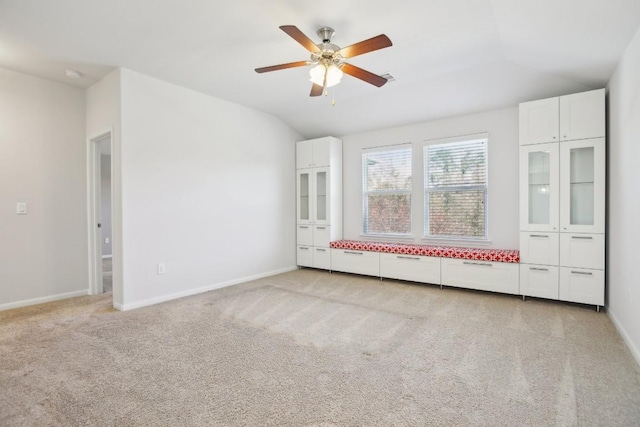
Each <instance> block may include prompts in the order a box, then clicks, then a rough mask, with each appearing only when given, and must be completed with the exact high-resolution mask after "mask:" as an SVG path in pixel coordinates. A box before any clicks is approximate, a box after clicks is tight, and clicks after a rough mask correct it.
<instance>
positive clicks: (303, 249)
mask: <svg viewBox="0 0 640 427" xmlns="http://www.w3.org/2000/svg"><path fill="white" fill-rule="evenodd" d="M300 250H302V251H308V250H309V248H305V247H304V246H300Z"/></svg>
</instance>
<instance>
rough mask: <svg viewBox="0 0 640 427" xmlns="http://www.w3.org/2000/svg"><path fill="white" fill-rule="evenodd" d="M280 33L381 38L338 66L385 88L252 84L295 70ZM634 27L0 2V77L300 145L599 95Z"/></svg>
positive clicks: (589, 2)
mask: <svg viewBox="0 0 640 427" xmlns="http://www.w3.org/2000/svg"><path fill="white" fill-rule="evenodd" d="M280 25H295V26H297V27H298V28H299V29H300V30H302V31H303V32H304V33H305V34H307V35H308V36H309V37H310V38H312V39H313V40H314V41H317V42H320V40H319V39H318V38H317V36H316V31H317V29H318V28H320V27H323V26H330V27H333V28H334V29H335V30H336V35H335V37H334V38H333V43H335V44H337V45H339V46H341V47H344V46H347V45H350V44H353V43H356V42H359V41H361V40H364V39H367V38H370V37H373V36H376V35H378V34H381V33H384V34H386V35H387V36H388V37H389V38H390V39H391V40H392V42H393V46H392V47H390V48H386V49H383V50H379V51H376V52H371V53H368V54H365V55H362V56H358V57H355V58H352V59H351V60H350V61H349V62H350V63H352V64H353V65H356V66H358V67H361V68H364V69H366V70H369V71H371V72H374V73H376V74H383V73H391V74H393V76H395V78H396V81H393V82H389V83H387V84H386V85H385V86H383V87H381V88H376V87H374V86H371V85H369V84H367V83H364V82H362V81H360V80H358V79H355V78H353V77H350V76H345V77H344V78H343V80H342V82H341V83H340V84H339V85H338V86H336V87H335V90H332V89H330V90H329V97H324V96H321V97H317V98H310V97H309V90H310V86H311V84H310V82H309V75H308V71H309V70H308V68H307V67H301V68H293V69H287V70H282V71H276V72H272V73H266V74H257V73H255V72H254V68H257V67H262V66H268V65H274V64H280V63H286V62H292V61H300V60H306V59H308V58H309V54H308V52H307V51H306V50H305V49H304V48H302V46H300V45H299V44H298V43H296V42H295V41H294V40H293V39H291V38H290V37H289V36H287V35H286V34H285V33H283V32H282V31H280V30H279V29H278V27H279V26H280ZM639 26H640V1H638V0H606V1H605V0H448V1H443V0H403V1H396V2H383V1H380V0H366V1H364V0H357V1H345V0H323V1H315V2H310V1H301V0H278V1H264V0H242V1H235V2H227V1H224V2H223V1H216V0H190V1H184V0H109V1H105V0H47V1H43V0H0V67H3V68H7V69H11V70H15V71H20V72H24V73H27V74H32V75H36V76H40V77H44V78H48V79H52V80H56V81H60V82H64V83H67V84H71V85H78V86H81V87H88V86H90V85H91V84H93V83H94V82H96V81H98V80H99V79H101V78H102V77H103V76H105V75H106V74H107V73H108V72H110V71H111V70H112V69H113V68H115V67H125V68H129V69H131V70H134V71H138V72H140V73H143V74H147V75H149V76H152V77H156V78H159V79H162V80H165V81H168V82H172V83H175V84H178V85H180V86H184V87H187V88H190V89H193V90H196V91H199V92H202V93H205V94H209V95H212V96H215V97H218V98H222V99H225V100H228V101H232V102H235V103H238V104H242V105H245V106H248V107H251V108H255V109H258V110H261V111H264V112H267V113H270V114H273V115H275V116H278V117H280V118H281V119H282V120H283V121H285V122H286V123H287V124H289V125H290V126H291V127H292V128H293V129H295V130H296V131H298V132H299V133H300V134H301V135H303V136H304V137H308V138H311V137H316V136H323V135H335V136H340V135H347V134H352V133H358V132H362V131H367V130H375V129H378V128H385V127H392V126H398V125H403V124H408V123H414V122H421V121H428V120H433V119H437V118H442V117H448V116H454V115H460V114H466V113H472V112H477V111H484V110H489V109H495V108H502V107H509V106H515V105H517V104H518V103H519V102H522V101H527V100H532V99H538V98H543V97H547V96H555V95H562V94H567V93H572V92H578V91H583V90H589V89H594V88H600V87H604V86H605V85H606V83H607V81H608V80H609V77H610V76H611V74H612V72H613V71H614V69H615V66H616V65H617V63H618V60H619V58H620V56H621V55H622V53H623V51H624V49H625V48H626V46H627V45H628V43H629V41H630V40H631V38H632V37H633V35H634V34H635V32H636V31H637V29H638V27H639ZM66 69H73V70H78V71H81V72H82V73H83V74H84V75H83V77H82V78H81V79H78V80H70V79H69V78H67V77H66V76H65V70H66ZM331 99H335V101H336V105H335V106H332V105H331Z"/></svg>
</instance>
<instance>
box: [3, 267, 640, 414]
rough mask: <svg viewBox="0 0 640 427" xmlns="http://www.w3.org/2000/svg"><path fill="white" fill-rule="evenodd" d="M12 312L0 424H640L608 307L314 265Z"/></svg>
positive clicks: (633, 375)
mask: <svg viewBox="0 0 640 427" xmlns="http://www.w3.org/2000/svg"><path fill="white" fill-rule="evenodd" d="M110 306H111V295H109V294H107V295H101V296H92V297H80V298H74V299H71V300H66V301H61V302H55V303H49V304H43V305H39V306H34V307H30V308H23V309H16V310H11V311H5V312H0V425H2V426H14V425H28V426H31V425H64V426H72V425H74V426H75V425H171V426H174V425H246V426H258V425H261V426H268V425H286V426H290V425H291V426H300V425H315V426H333V425H339V426H343V425H347V426H355V425H365V426H374V425H380V426H390V425H415V426H423V425H443V426H450V425H483V426H489V425H490V426H500V425H504V426H521V425H531V426H550V425H601V426H613V425H624V426H629V425H638V424H640V370H639V368H638V366H637V364H636V363H635V361H634V360H633V358H632V356H631V355H630V353H629V351H628V349H627V348H626V347H625V345H624V344H623V342H622V340H621V339H620V337H619V335H618V334H617V332H616V330H615V329H614V326H613V325H612V323H611V322H610V320H609V319H608V317H607V316H606V314H604V313H596V311H595V310H594V309H593V308H588V307H583V306H575V305H567V304H561V303H553V302H546V301H536V300H528V301H526V302H522V301H521V300H520V299H519V298H517V297H514V296H506V295H495V294H488V293H479V292H472V291H463V290H456V289H452V288H445V289H444V290H440V289H439V287H434V286H419V285H411V284H406V283H402V282H395V281H386V280H385V281H384V282H380V281H379V280H377V279H375V278H366V277H359V276H352V275H346V274H339V273H334V274H329V273H327V272H320V271H313V270H299V271H295V272H292V273H287V274H283V275H279V276H275V277H271V278H266V279H262V280H258V281H254V282H250V283H246V284H242V285H238V286H233V287H229V288H226V289H221V290H217V291H213V292H209V293H206V294H201V295H196V296H193V297H189V298H184V299H181V300H177V301H172V302H168V303H164V304H160V305H156V306H153V307H147V308H142V309H138V310H133V311H129V312H117V311H114V310H113V309H112V308H110Z"/></svg>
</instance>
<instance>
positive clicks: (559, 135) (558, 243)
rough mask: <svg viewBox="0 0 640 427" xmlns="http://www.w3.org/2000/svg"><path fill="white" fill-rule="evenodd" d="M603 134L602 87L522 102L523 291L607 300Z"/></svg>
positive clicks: (578, 299) (570, 298)
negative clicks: (605, 283) (605, 291)
mask: <svg viewBox="0 0 640 427" xmlns="http://www.w3.org/2000/svg"><path fill="white" fill-rule="evenodd" d="M553 115H556V118H555V119H554V118H553ZM554 126H555V128H554ZM605 133H606V130H605V92H604V89H599V90H594V91H589V92H583V93H578V94H572V95H566V96H560V97H557V98H550V99H544V100H540V101H532V102H525V103H522V104H520V145H521V147H520V255H521V263H522V264H521V269H520V281H521V292H522V294H523V295H528V296H537V297H542V298H553V299H561V300H564V301H573V302H580V303H588V304H596V305H598V306H599V305H602V304H603V303H604V268H605V263H604V231H605V219H604V217H605V177H606V171H605V164H606V163H605V161H606V159H605V151H606V148H605V138H604V136H605ZM556 141H557V142H556ZM558 267H559V268H558Z"/></svg>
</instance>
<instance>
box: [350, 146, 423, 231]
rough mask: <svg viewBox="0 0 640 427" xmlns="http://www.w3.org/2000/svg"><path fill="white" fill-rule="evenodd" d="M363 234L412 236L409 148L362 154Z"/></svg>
mask: <svg viewBox="0 0 640 427" xmlns="http://www.w3.org/2000/svg"><path fill="white" fill-rule="evenodd" d="M362 204H363V206H362V212H363V215H362V232H363V234H389V235H402V234H406V235H409V234H411V146H402V148H386V149H384V150H380V149H377V150H365V152H364V153H363V154H362Z"/></svg>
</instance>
